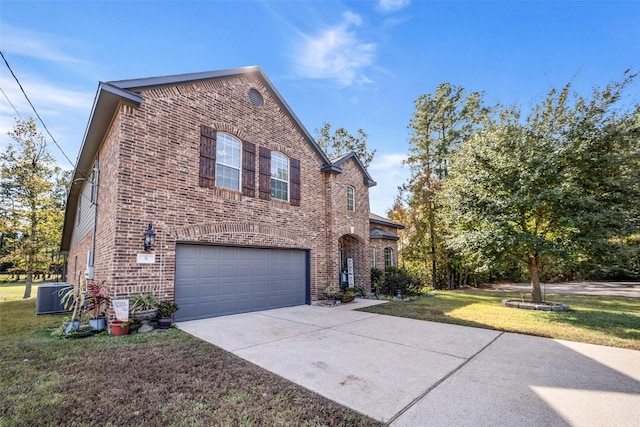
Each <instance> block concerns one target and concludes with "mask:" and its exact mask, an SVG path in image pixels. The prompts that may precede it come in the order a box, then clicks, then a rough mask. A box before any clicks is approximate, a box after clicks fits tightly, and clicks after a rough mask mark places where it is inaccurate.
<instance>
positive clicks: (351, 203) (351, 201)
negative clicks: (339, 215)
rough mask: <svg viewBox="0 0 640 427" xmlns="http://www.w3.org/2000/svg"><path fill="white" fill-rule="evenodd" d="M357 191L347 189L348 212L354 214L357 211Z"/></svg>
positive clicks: (351, 188) (350, 188)
mask: <svg viewBox="0 0 640 427" xmlns="http://www.w3.org/2000/svg"><path fill="white" fill-rule="evenodd" d="M355 192H356V190H354V189H353V187H347V210H348V211H349V212H354V211H355V210H356V197H355Z"/></svg>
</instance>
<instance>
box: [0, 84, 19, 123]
mask: <svg viewBox="0 0 640 427" xmlns="http://www.w3.org/2000/svg"><path fill="white" fill-rule="evenodd" d="M0 92H2V94H3V95H4V97H5V98H6V100H7V102H8V103H9V105H11V107H12V108H13V111H15V112H16V114H17V115H18V117H20V120H22V121H23V122H24V119H23V118H22V116H21V115H20V113H19V112H18V110H17V109H16V107H15V105H13V102H11V100H10V99H9V97H8V96H7V94H6V93H4V90H2V88H1V87H0Z"/></svg>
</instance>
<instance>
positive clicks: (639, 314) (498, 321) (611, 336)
mask: <svg viewBox="0 0 640 427" xmlns="http://www.w3.org/2000/svg"><path fill="white" fill-rule="evenodd" d="M503 299H520V292H505V291H494V290H483V289H477V290H476V289H464V290H457V291H438V292H437V293H436V295H435V296H430V297H422V298H420V299H418V300H416V301H413V302H389V303H386V304H379V305H376V306H372V307H367V308H363V309H360V310H361V311H367V312H371V313H379V314H387V315H391V316H400V317H408V318H411V319H419V320H429V321H433V322H441V323H452V324H455V325H463V326H474V327H479V328H485V329H496V330H500V331H508V332H516V333H520V334H527V335H537V336H541V337H548V338H557V339H563V340H567V341H578V342H584V343H590V344H599V345H606V346H611V347H620V348H628V349H632V350H640V298H625V297H607V296H585V295H566V294H562V295H559V294H554V295H547V297H546V300H547V301H553V302H559V303H564V304H569V306H570V308H571V310H570V311H568V312H549V311H534V310H522V309H516V308H507V307H502V306H501V305H500V303H501V301H502V300H503Z"/></svg>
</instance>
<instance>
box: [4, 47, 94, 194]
mask: <svg viewBox="0 0 640 427" xmlns="http://www.w3.org/2000/svg"><path fill="white" fill-rule="evenodd" d="M0 56H2V59H3V60H4V63H5V64H6V65H7V68H8V69H9V71H10V72H11V75H12V76H13V78H14V79H15V81H16V83H18V86H19V87H20V90H21V91H22V94H23V95H24V97H25V98H26V99H27V102H29V105H30V106H31V108H32V109H33V112H34V113H36V116H37V117H38V120H40V123H42V126H43V127H44V129H45V130H46V131H47V134H49V137H50V138H51V140H52V141H53V143H54V144H55V145H56V147H58V150H60V152H61V153H62V155H63V156H64V158H65V159H67V161H68V162H69V164H70V165H71V167H72V168H73V171H74V172H76V173H78V174H79V175H80V176H81V177H82V178H79V179H84V180H85V181H86V182H88V183H89V184H91V185H93V182H92V180H90V179H89V178H88V177H87V176H85V174H83V173H82V172H81V171H79V170H78V169H77V168H76V166H75V164H74V163H73V162H72V161H71V159H69V157H68V156H67V154H66V153H65V152H64V150H63V149H62V147H60V145H59V144H58V142H57V141H56V139H55V138H54V137H53V135H52V134H51V132H49V129H48V128H47V125H46V124H45V123H44V121H43V120H42V117H40V114H38V110H36V107H35V106H34V105H33V103H32V102H31V100H30V99H29V97H28V96H27V93H26V92H25V90H24V88H23V87H22V84H20V81H19V80H18V77H17V76H16V75H15V73H14V72H13V70H12V69H11V66H10V65H9V62H8V61H7V58H5V56H4V54H3V53H2V51H0ZM0 91H2V93H3V95H4V96H5V98H7V101H9V104H11V106H12V107H13V109H14V111H15V112H16V114H17V115H18V117H20V119H21V120H22V121H24V119H23V118H22V116H21V115H20V113H19V112H18V110H17V109H16V107H15V106H14V105H13V103H12V102H11V101H10V100H9V97H8V96H7V94H6V93H5V92H4V90H2V88H0ZM72 179H73V176H72ZM77 180H78V179H76V180H74V181H77ZM69 185H70V187H69V188H71V186H73V182H70V183H69ZM79 197H81V198H83V197H84V198H85V199H87V200H89V202H90V203H91V204H92V205H95V202H94V201H93V200H92V199H91V198H90V197H89V196H87V195H86V194H84V192H80V194H79Z"/></svg>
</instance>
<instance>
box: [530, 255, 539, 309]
mask: <svg viewBox="0 0 640 427" xmlns="http://www.w3.org/2000/svg"><path fill="white" fill-rule="evenodd" d="M528 261H529V276H530V277H531V297H532V301H533V302H535V303H541V302H542V292H540V276H539V270H540V257H539V256H538V254H535V255H534V256H531V257H529V260H528Z"/></svg>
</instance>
